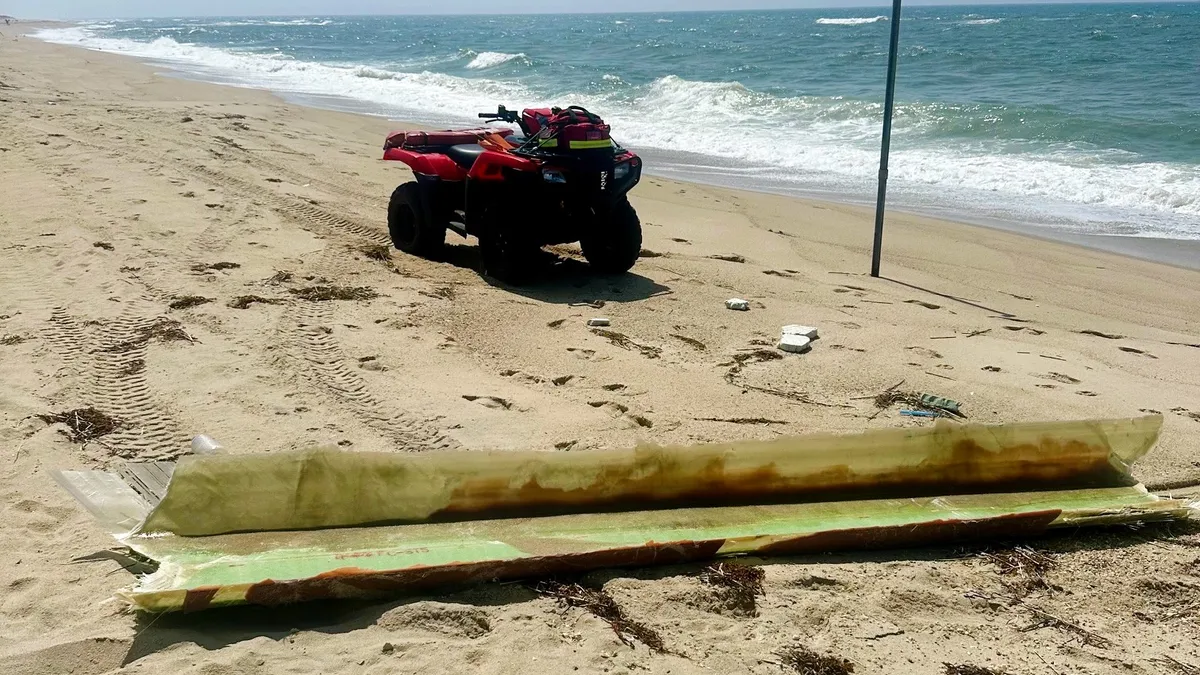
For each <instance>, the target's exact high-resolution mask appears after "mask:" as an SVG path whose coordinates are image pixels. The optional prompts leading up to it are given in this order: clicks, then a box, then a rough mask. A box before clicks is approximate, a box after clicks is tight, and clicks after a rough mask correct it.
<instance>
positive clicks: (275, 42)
mask: <svg viewBox="0 0 1200 675" xmlns="http://www.w3.org/2000/svg"><path fill="white" fill-rule="evenodd" d="M883 14H884V10H876V9H861V8H860V9H852V10H846V9H824V10H795V11H771V12H755V11H745V12H718V13H677V14H627V15H552V16H475V17H407V16H404V17H400V16H397V17H304V18H289V17H282V18H252V19H248V18H225V19H216V18H181V19H167V20H159V19H155V20H142V19H137V20H125V21H107V22H90V23H82V24H79V25H75V26H72V27H68V28H55V29H50V30H44V31H42V32H41V33H40V34H39V37H41V38H42V39H45V40H49V41H53V42H59V43H66V44H74V45H80V46H84V47H88V48H92V49H97V50H103V51H110V52H118V53H124V54H129V55H133V56H138V57H142V58H146V59H151V60H153V61H155V62H158V63H161V64H163V65H165V66H167V67H169V68H170V69H173V70H175V71H179V72H180V73H182V74H186V75H187V76H189V77H197V78H202V79H207V80H212V81H217V82H223V83H231V84H240V85H244V86H250V87H261V88H266V89H271V90H274V91H277V92H281V93H283V94H284V95H285V96H290V97H293V98H298V99H300V100H301V101H307V102H320V104H322V105H332V106H335V107H341V108H347V109H352V110H358V111H362V112H367V113H371V114H378V115H387V116H390V117H392V118H394V119H402V120H411V121H418V122H423V123H428V124H435V125H464V124H476V123H477V122H478V120H477V119H474V113H476V112H481V111H487V110H491V111H494V110H495V108H496V105H497V104H501V103H503V104H505V105H508V106H509V107H518V108H519V107H526V106H530V105H534V104H537V105H546V104H558V105H569V104H577V105H584V106H586V107H587V108H589V109H591V110H593V111H594V112H597V113H599V114H601V115H602V116H604V117H605V118H606V119H607V120H608V121H609V122H610V123H612V124H613V127H614V135H615V136H616V137H617V138H618V139H619V140H620V141H621V142H622V143H623V144H625V145H627V146H629V147H631V148H634V149H636V150H638V151H639V152H641V153H642V154H643V155H644V156H645V157H646V159H647V170H648V171H649V172H651V173H658V174H660V175H667V176H677V177H683V178H692V179H699V180H704V181H707V182H712V183H718V184H727V185H734V186H740V187H750V188H757V189H763V190H769V191H779V192H785V193H786V192H792V193H801V194H809V195H817V196H824V197H830V198H836V199H843V200H849V201H864V202H866V201H871V200H873V195H874V189H875V180H876V175H877V171H878V161H879V135H880V125H881V114H882V98H883V85H884V77H885V70H886V62H887V42H888V33H889V30H890V25H889V20H888V17H886V16H883ZM897 87H898V89H897V101H898V105H897V109H896V117H895V128H894V132H893V140H892V156H891V180H890V183H889V195H890V201H889V203H890V204H892V205H896V206H900V207H905V208H908V209H911V210H918V211H926V212H934V213H939V214H951V215H959V216H962V217H967V218H970V219H976V220H984V221H995V222H1002V223H1021V224H1026V225H1032V226H1035V227H1039V228H1051V229H1055V230H1060V231H1063V232H1067V233H1073V234H1079V233H1093V234H1110V235H1140V236H1148V237H1161V238H1174V239H1200V4H1198V3H1185V4H1131V5H1114V4H1104V5H1041V6H972V7H914V8H909V9H906V11H905V14H904V18H903V22H902V25H901V59H900V66H899V77H898V85H897Z"/></svg>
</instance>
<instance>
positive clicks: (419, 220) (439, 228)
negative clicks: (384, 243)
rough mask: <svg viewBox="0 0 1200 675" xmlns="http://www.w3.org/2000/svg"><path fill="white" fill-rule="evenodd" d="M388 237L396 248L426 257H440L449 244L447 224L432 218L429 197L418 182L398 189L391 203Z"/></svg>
mask: <svg viewBox="0 0 1200 675" xmlns="http://www.w3.org/2000/svg"><path fill="white" fill-rule="evenodd" d="M388 234H389V235H391V237H392V245H393V246H395V247H396V248H398V249H400V250H401V251H404V252H405V253H411V254H413V255H419V256H421V257H423V258H433V257H436V256H437V254H438V253H440V252H441V250H442V247H443V246H444V245H445V243H446V224H445V223H435V222H433V219H432V218H431V217H430V210H429V205H428V204H426V203H425V195H424V194H423V193H422V192H421V187H420V186H419V185H417V183H416V182H415V181H413V182H409V183H405V184H403V185H401V186H400V187H398V188H396V191H395V192H393V193H392V199H391V201H390V202H388Z"/></svg>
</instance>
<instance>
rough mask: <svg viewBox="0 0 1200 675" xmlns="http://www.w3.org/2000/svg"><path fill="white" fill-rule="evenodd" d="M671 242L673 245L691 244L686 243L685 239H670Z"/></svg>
mask: <svg viewBox="0 0 1200 675" xmlns="http://www.w3.org/2000/svg"><path fill="white" fill-rule="evenodd" d="M671 241H673V242H675V243H677V244H690V243H692V242H690V241H688V240H687V239H680V238H679V237H671Z"/></svg>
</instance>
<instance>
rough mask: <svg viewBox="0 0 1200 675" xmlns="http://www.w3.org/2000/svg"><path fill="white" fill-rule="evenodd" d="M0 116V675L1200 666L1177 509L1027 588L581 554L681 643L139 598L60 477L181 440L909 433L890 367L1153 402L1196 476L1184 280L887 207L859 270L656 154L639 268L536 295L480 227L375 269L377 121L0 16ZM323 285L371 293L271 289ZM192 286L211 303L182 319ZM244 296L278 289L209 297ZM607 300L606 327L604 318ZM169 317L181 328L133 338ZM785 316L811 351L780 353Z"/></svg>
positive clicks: (478, 440) (983, 387)
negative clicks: (677, 173)
mask: <svg viewBox="0 0 1200 675" xmlns="http://www.w3.org/2000/svg"><path fill="white" fill-rule="evenodd" d="M29 28H30V27H29V26H26V27H25V30H28V29H29ZM0 103H2V105H0V338H2V342H3V343H2V344H0V382H3V386H2V387H0V508H2V511H0V513H2V516H3V518H2V522H3V526H2V527H0V588H2V589H3V590H2V591H0V626H2V628H0V672H4V673H13V674H27V673H28V674H32V673H46V674H50V673H54V674H59V673H68V672H70V673H76V674H80V675H83V674H99V673H108V672H122V673H124V672H129V673H167V672H169V673H175V674H179V675H182V674H184V673H326V674H330V675H332V674H342V673H415V672H421V673H460V672H466V671H468V670H473V671H477V672H481V673H517V672H588V673H591V672H607V673H639V672H649V673H675V674H678V673H700V672H709V673H711V672H716V673H734V672H737V673H742V672H747V673H764V674H766V673H780V672H784V671H783V670H781V668H782V666H781V664H782V663H783V659H782V657H780V656H779V655H777V652H778V651H779V650H780V649H781V648H784V647H786V646H788V645H795V644H803V645H807V646H808V647H810V648H812V649H814V650H816V651H817V652H821V653H832V654H837V655H839V656H840V657H844V658H846V659H849V660H851V661H853V663H854V664H856V665H857V668H856V670H855V672H856V673H889V674H908V673H912V674H917V673H940V672H942V671H943V666H942V663H943V662H948V663H953V664H961V663H967V664H975V665H978V666H986V667H990V668H995V669H998V670H1004V671H1008V672H1011V673H1061V674H1065V673H1168V672H1184V671H1183V670H1177V671H1172V666H1171V665H1170V662H1169V659H1177V660H1178V661H1179V662H1183V663H1185V664H1191V665H1193V666H1200V655H1198V653H1197V652H1198V647H1197V645H1198V644H1200V614H1198V612H1200V595H1198V593H1200V534H1198V533H1197V532H1198V531H1197V530H1196V529H1195V528H1192V529H1188V528H1187V527H1181V526H1176V528H1175V529H1174V530H1173V531H1167V530H1164V529H1163V528H1149V529H1145V530H1140V531H1131V530H1121V531H1109V532H1100V533H1092V532H1086V533H1070V534H1068V535H1060V536H1056V537H1053V538H1049V539H1042V540H1038V541H1034V542H1030V543H1029V545H1030V546H1032V547H1034V548H1037V549H1039V550H1043V551H1047V552H1048V556H1049V557H1048V559H1049V560H1050V561H1051V562H1052V563H1053V567H1052V568H1051V569H1048V570H1047V571H1045V573H1044V580H1045V583H1044V584H1040V583H1038V582H1037V578H1036V575H1035V577H1031V578H1029V579H1027V578H1025V577H1023V576H1022V575H1021V574H1019V573H1018V574H1010V575H1005V574H1001V566H1000V565H998V563H997V562H995V561H994V560H991V559H988V558H986V557H982V556H980V555H978V554H977V553H974V552H972V551H960V550H949V549H934V550H920V551H899V552H885V553H878V554H859V555H830V556H814V557H808V558H796V559H773V560H769V561H749V562H755V563H758V564H762V565H763V569H764V570H765V571H766V581H765V591H766V594H765V596H764V597H761V598H759V599H758V603H757V605H758V607H757V611H756V612H755V613H751V614H753V615H746V614H747V613H746V612H739V611H737V610H736V608H733V607H731V606H728V605H727V604H723V603H722V602H721V601H720V600H719V599H714V596H713V593H712V592H711V590H710V589H707V588H706V587H705V586H704V585H703V584H702V582H701V581H700V580H699V578H698V571H699V569H700V567H699V566H689V567H673V568H666V569H648V570H633V571H619V572H618V571H605V572H598V573H594V574H590V575H588V576H587V577H586V578H585V582H586V583H588V584H592V585H596V586H600V585H603V588H604V589H605V590H606V591H607V592H609V593H610V594H611V595H612V596H613V597H614V598H615V599H616V601H617V602H618V603H619V604H620V606H621V607H622V608H623V610H624V611H625V612H626V613H627V614H628V615H629V616H630V617H632V618H634V619H636V620H639V621H642V622H644V623H646V624H648V625H649V626H651V627H652V628H654V629H656V630H657V631H659V632H660V633H661V635H662V638H663V640H664V642H665V644H666V645H667V647H668V648H669V650H670V651H671V652H672V654H654V653H651V652H650V651H649V650H648V649H647V648H646V647H645V646H644V645H642V644H635V645H634V646H633V647H630V646H626V645H623V644H622V643H621V642H620V641H619V640H618V639H617V637H616V635H615V634H614V632H613V631H612V630H611V629H610V628H609V627H608V626H606V625H605V624H604V623H603V622H602V621H600V620H599V619H597V618H595V617H593V616H591V615H590V614H588V613H587V612H586V611H584V610H581V609H564V608H561V607H559V606H558V605H557V604H556V603H555V602H554V601H553V600H552V599H547V598H542V597H539V596H538V595H537V594H535V593H534V592H532V591H531V590H529V589H527V588H526V587H525V586H522V585H517V584H514V585H503V586H485V587H481V588H475V589H468V590H464V591H456V592H454V593H449V594H446V595H442V596H437V597H429V598H420V599H405V600H397V601H393V602H387V603H373V604H354V603H328V604H320V605H312V606H303V607H296V608H288V609H284V610H270V611H268V610H262V609H241V610H234V611H214V612H207V613H204V614H200V615H187V616H164V617H158V618H155V617H140V616H137V615H134V614H132V613H129V612H128V611H127V610H125V609H124V608H123V606H122V605H121V604H120V603H119V602H118V601H116V600H113V599H112V596H113V593H114V591H116V590H117V589H119V588H122V587H124V586H127V585H130V584H131V582H132V576H131V573H130V572H129V571H127V570H125V569H123V567H122V564H121V562H120V561H119V560H117V559H115V558H114V557H113V556H111V555H110V554H107V553H105V552H106V551H109V550H112V549H115V548H116V546H115V542H114V541H113V540H112V539H111V538H109V537H108V536H107V535H105V534H104V533H103V532H101V531H100V529H99V528H98V527H96V526H95V524H94V523H93V521H92V519H91V518H90V517H89V516H88V515H87V514H86V513H84V512H83V510H82V509H81V508H79V507H78V506H77V505H76V504H75V502H74V501H73V500H72V499H71V498H70V497H69V496H68V495H67V494H66V493H65V492H63V491H62V490H60V489H59V488H58V487H56V486H55V484H54V483H53V481H52V479H51V478H50V475H49V472H50V471H51V470H54V469H67V468H80V467H88V468H101V467H109V466H114V465H115V464H116V463H118V462H120V461H122V460H124V459H130V458H136V459H142V460H147V459H167V458H173V457H175V456H178V455H179V454H180V453H182V452H185V451H186V448H187V442H188V439H189V437H190V436H191V435H192V434H196V433H206V434H210V435H212V436H214V437H216V438H217V439H219V440H220V441H221V442H222V443H224V444H225V445H226V446H227V447H228V448H229V449H230V450H231V451H233V452H271V451H279V450H285V449H290V448H300V447H305V446H310V445H314V444H337V445H340V446H342V447H345V448H347V449H348V450H388V451H419V450H424V449H431V448H455V449H463V450H471V449H511V448H530V449H541V450H546V451H570V450H576V449H583V448H598V447H616V446H629V445H631V444H634V443H637V442H639V441H649V442H657V443H692V442H700V441H713V440H723V439H733V438H747V437H748V438H772V437H776V436H778V435H781V434H797V433H803V432H811V431H841V432H852V431H858V430H862V429H864V428H883V427H902V426H918V425H922V424H927V423H928V422H926V421H922V420H913V419H908V418H903V417H901V416H900V415H899V414H898V412H897V410H896V409H894V408H893V409H891V410H888V411H885V412H882V413H880V414H876V412H877V411H876V410H875V408H874V406H873V403H872V401H871V400H869V398H868V397H871V396H873V395H875V394H878V393H879V392H882V391H884V390H885V389H887V388H889V387H892V386H893V385H897V383H903V384H902V385H901V388H903V389H911V390H916V391H926V392H932V393H937V394H940V395H943V396H947V397H950V398H953V399H957V400H959V401H962V402H963V404H964V410H965V411H966V412H967V414H969V415H970V417H971V419H972V420H974V421H979V422H1007V421H1018V420H1041V419H1074V418H1089V417H1108V416H1135V415H1139V414H1141V413H1142V412H1144V411H1160V412H1162V413H1163V414H1164V416H1165V424H1164V430H1163V435H1162V440H1161V443H1160V445H1159V447H1158V449H1157V450H1156V451H1155V452H1153V453H1152V454H1151V455H1150V456H1149V457H1147V458H1146V459H1145V460H1144V461H1143V462H1142V463H1141V464H1139V466H1138V467H1137V470H1136V474H1137V475H1138V477H1139V478H1141V479H1143V480H1144V481H1145V482H1146V483H1147V484H1148V485H1150V486H1151V487H1152V488H1157V489H1167V488H1173V489H1176V492H1175V494H1180V495H1188V494H1192V495H1194V494H1196V489H1195V488H1194V487H1188V486H1194V485H1195V484H1197V483H1200V441H1198V440H1197V439H1200V272H1196V271H1190V270H1186V269H1182V268H1179V267H1172V266H1167V265H1162V264H1156V263H1151V262H1145V261H1140V260H1135V259H1133V258H1126V257H1121V256H1118V255H1113V254H1110V253H1104V252H1098V251H1093V250H1087V249H1084V248H1079V247H1076V246H1072V245H1068V244H1061V243H1054V242H1048V241H1044V240H1040V239H1033V238H1028V237H1023V236H1020V235H1017V234H1013V233H1007V232H1002V231H997V230H991V229H985V228H980V227H973V226H968V225H962V224H956V223H950V222H943V221H938V220H934V219H930V218H924V217H917V216H910V215H902V214H895V215H892V216H890V217H889V220H888V226H887V235H886V241H885V251H884V264H883V272H884V276H885V278H883V279H873V278H871V277H869V276H868V275H867V274H866V272H867V270H868V267H869V262H870V250H869V247H870V242H871V231H872V218H871V213H870V212H869V211H868V210H864V209H862V208H859V207H851V206H845V205H838V204H832V203H821V202H816V201H804V200H797V199H792V198H786V197H777V196H771V195H765V194H751V193H746V192H738V191H733V190H726V189H718V188H713V187H705V186H698V185H692V184H685V183H677V182H671V181H667V180H662V179H658V178H654V177H648V178H647V179H646V180H644V181H643V184H642V185H641V186H639V187H638V188H637V189H636V190H635V191H634V193H633V197H632V201H633V203H634V205H635V206H636V207H637V209H638V211H639V213H640V214H641V217H642V221H643V224H644V229H645V248H646V249H647V254H646V257H644V258H643V259H642V260H641V261H640V262H639V263H638V265H637V266H636V267H635V268H634V270H633V273H632V274H630V275H628V276H624V277H620V278H611V279H610V278H594V277H592V276H590V275H589V274H588V273H587V270H586V265H585V264H583V263H582V262H580V258H579V256H578V254H577V252H572V251H570V250H568V249H564V250H562V251H560V253H561V254H562V255H563V256H564V261H563V262H562V263H561V264H559V265H558V266H556V267H555V268H554V269H553V270H552V271H550V272H548V273H547V278H546V279H545V280H543V281H542V282H540V283H538V284H535V285H533V286H530V287H528V288H520V289H511V288H503V287H496V286H493V285H489V284H488V283H487V282H486V281H485V280H484V279H483V278H481V276H480V275H479V274H478V273H477V271H476V270H475V267H476V266H477V264H478V256H477V253H476V249H475V247H474V242H462V241H459V240H457V239H455V240H453V245H452V246H450V248H449V252H448V254H447V260H446V261H443V262H431V261H426V260H420V259H415V258H412V257H409V256H406V255H404V254H401V253H399V252H397V251H392V252H391V255H390V259H389V260H378V259H375V258H374V257H371V256H370V255H368V252H370V251H371V250H373V249H374V248H376V247H378V246H380V245H385V244H387V243H388V242H387V236H386V231H385V223H384V209H385V206H386V203H387V197H388V195H389V193H390V191H391V190H392V189H393V188H394V187H395V186H396V185H397V184H399V183H401V182H403V181H405V180H408V178H409V174H408V172H407V170H406V169H405V168H404V167H403V166H400V165H397V164H391V163H385V162H382V161H380V160H379V156H380V154H381V144H382V141H383V138H384V134H385V133H386V132H387V131H388V130H390V129H391V128H392V127H393V126H395V125H394V124H392V123H389V122H387V121H385V120H382V119H376V118H371V117H365V116H356V115H351V114H344V113H336V112H328V111H322V110H316V109H309V108H304V107H299V106H296V105H291V104H288V103H286V102H284V101H282V100H280V99H279V98H276V97H274V96H272V95H270V94H268V93H264V92H261V91H254V90H247V89H238V88H229V87H220V86H215V85H207V84H198V83H194V82H189V81H185V80H182V79H178V78H172V77H164V76H161V75H159V74H157V73H156V70H155V68H153V67H151V66H148V65H145V64H141V63H138V62H135V61H132V60H128V59H125V58H123V57H120V56H113V55H105V54H99V53H94V52H87V51H82V50H78V49H73V48H68V47H60V46H53V45H48V44H45V43H42V42H39V41H37V40H34V39H30V38H25V37H20V38H14V35H13V33H12V32H11V29H9V30H6V31H5V33H4V36H3V38H2V42H0ZM509 103H512V102H509ZM617 131H618V136H619V130H617ZM454 236H455V235H451V237H454ZM734 255H736V256H739V257H738V258H733V259H732V260H738V261H737V262H732V261H729V260H721V259H718V258H716V256H734ZM220 263H232V265H221V264H220ZM321 284H336V285H345V286H356V287H358V286H362V287H369V288H371V289H373V290H375V291H377V292H378V293H379V294H380V297H378V298H377V299H374V300H369V301H330V302H309V301H305V300H302V299H298V296H297V295H295V294H294V293H292V291H296V290H299V289H302V288H305V287H310V286H314V285H321ZM189 296H197V297H200V298H204V299H207V300H209V302H206V303H204V304H198V305H195V306H192V307H184V308H179V309H172V308H170V305H171V304H172V303H176V302H177V301H178V300H179V299H180V298H185V297H189ZM243 296H258V297H260V298H263V299H266V300H268V301H269V302H266V303H255V304H250V305H249V306H248V307H247V308H245V309H238V308H234V307H231V306H230V304H231V302H233V301H234V300H235V299H237V298H239V297H243ZM730 297H742V298H745V299H747V300H749V301H750V303H751V305H752V310H751V311H749V312H733V311H728V310H726V309H725V308H724V301H725V300H726V299H727V298H730ZM601 303H603V306H600V304H601ZM596 316H604V317H607V318H609V319H611V321H612V327H611V328H610V330H611V331H615V332H617V333H620V334H622V335H624V336H627V341H625V340H620V339H616V340H610V339H606V338H605V337H603V336H600V335H597V334H595V333H593V332H591V331H590V330H589V329H588V328H587V327H586V326H585V322H586V321H587V319H589V318H592V317H596ZM163 319H167V320H172V321H177V322H178V323H179V325H180V327H182V328H183V329H184V330H185V331H186V332H187V333H188V334H189V335H190V336H191V337H193V338H194V339H195V341H194V342H188V341H162V340H159V339H151V340H150V341H149V342H145V341H143V340H140V339H139V338H138V336H139V335H144V332H143V331H144V329H145V328H146V327H147V326H150V325H153V324H154V322H156V321H161V320H163ZM792 323H803V324H808V325H813V326H817V327H819V329H820V332H821V339H820V340H819V341H818V342H816V344H815V348H814V349H813V351H812V352H811V353H809V354H806V355H803V356H793V355H787V356H784V358H776V357H777V356H779V355H780V353H779V352H777V351H776V350H775V349H774V340H775V339H776V337H777V335H778V332H779V328H780V326H782V325H785V324H792ZM1098 334H1104V335H1103V336H1101V335H1098ZM130 341H132V342H133V347H132V348H131V347H129V346H128V345H122V343H129V342H130ZM1189 345H1190V346H1189ZM754 350H762V351H761V353H760V352H756V351H754ZM741 354H751V355H752V356H750V357H749V358H748V359H747V358H745V357H741V358H742V359H743V360H744V361H745V363H744V364H743V365H742V366H741V367H739V368H735V367H733V366H732V365H731V363H733V361H734V358H735V357H737V356H738V355H741ZM781 394H793V395H794V394H802V395H803V396H802V397H800V398H801V399H802V400H798V399H797V398H796V397H794V396H793V397H792V398H788V397H785V396H783V395H781ZM84 406H95V407H97V408H99V409H101V410H103V411H105V412H107V413H109V414H111V415H113V416H115V417H117V418H119V419H120V420H122V421H123V422H124V423H125V427H124V428H122V429H120V430H118V431H116V432H115V433H113V434H111V435H109V436H106V437H104V438H102V439H100V440H99V441H97V442H91V443H87V444H84V445H81V444H79V443H73V442H71V441H70V440H69V439H68V438H66V437H65V436H64V435H63V434H62V433H61V431H62V427H61V426H48V425H47V424H45V423H43V422H41V421H40V420H38V419H37V418H36V417H32V416H34V415H37V414H44V413H51V412H59V411H64V410H70V409H73V408H78V407H84ZM701 418H713V419H735V418H763V419H765V420H772V421H777V422H778V423H769V424H739V423H734V422H717V421H701ZM1167 535H1174V536H1167ZM997 545H999V544H997ZM1027 582H1028V583H1027ZM1026 586H1027V587H1026ZM1018 587H1021V588H1018ZM1038 611H1044V612H1048V613H1050V614H1052V615H1053V616H1055V617H1058V618H1059V619H1061V620H1062V623H1055V622H1054V621H1049V622H1047V621H1044V620H1043V619H1044V617H1043V616H1042V615H1040V614H1038ZM1042 624H1044V625H1043V627H1041V628H1038V629H1030V627H1031V626H1038V625H1042ZM1072 626H1075V627H1079V629H1080V630H1084V631H1085V632H1083V633H1081V632H1079V631H1078V630H1076V629H1075V628H1072Z"/></svg>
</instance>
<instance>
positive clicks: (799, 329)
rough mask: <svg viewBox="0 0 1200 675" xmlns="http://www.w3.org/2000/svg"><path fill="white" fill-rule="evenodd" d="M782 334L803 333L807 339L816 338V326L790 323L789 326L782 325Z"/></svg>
mask: <svg viewBox="0 0 1200 675" xmlns="http://www.w3.org/2000/svg"><path fill="white" fill-rule="evenodd" d="M783 334H784V335H803V336H804V337H806V338H808V339H809V340H816V339H817V329H816V328H813V327H812V326H801V325H799V324H792V325H791V326H784V327H783Z"/></svg>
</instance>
